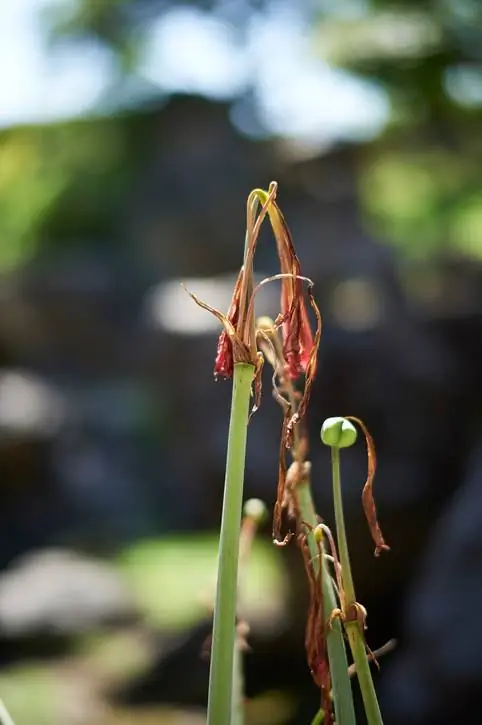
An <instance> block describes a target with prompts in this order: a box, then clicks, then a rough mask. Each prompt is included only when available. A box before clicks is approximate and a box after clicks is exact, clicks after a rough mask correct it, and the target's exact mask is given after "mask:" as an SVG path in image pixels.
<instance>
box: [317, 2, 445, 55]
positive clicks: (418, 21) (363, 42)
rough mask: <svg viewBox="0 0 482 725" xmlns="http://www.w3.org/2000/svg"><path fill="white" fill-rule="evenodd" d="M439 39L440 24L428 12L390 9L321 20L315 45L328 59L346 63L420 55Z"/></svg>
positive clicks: (424, 53)
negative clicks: (352, 16) (362, 15)
mask: <svg viewBox="0 0 482 725" xmlns="http://www.w3.org/2000/svg"><path fill="white" fill-rule="evenodd" d="M442 39H443V30H442V27H441V26H440V25H438V24H437V23H436V21H435V19H434V17H432V16H430V15H428V13H424V12H419V11H413V12H407V10H403V11H396V10H391V11H380V12H375V13H366V14H365V15H364V17H357V18H338V19H333V20H332V19H327V20H325V19H323V20H322V21H321V22H320V24H319V28H318V30H317V35H316V48H317V50H318V52H319V54H320V55H321V57H322V58H324V59H325V60H326V61H327V62H329V63H333V64H334V65H337V64H347V65H349V64H351V63H353V64H355V63H359V62H363V61H368V60H372V59H380V58H387V59H388V58H390V59H394V58H419V57H421V56H424V55H426V54H427V53H429V52H430V51H431V50H433V49H434V48H436V47H437V46H438V45H439V44H440V43H441V42H442Z"/></svg>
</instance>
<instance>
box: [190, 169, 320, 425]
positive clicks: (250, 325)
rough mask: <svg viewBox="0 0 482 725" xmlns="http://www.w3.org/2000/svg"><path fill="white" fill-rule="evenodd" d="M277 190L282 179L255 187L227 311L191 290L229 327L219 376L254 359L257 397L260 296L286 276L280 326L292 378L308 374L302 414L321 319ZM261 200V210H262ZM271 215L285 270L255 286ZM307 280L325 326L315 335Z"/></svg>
mask: <svg viewBox="0 0 482 725" xmlns="http://www.w3.org/2000/svg"><path fill="white" fill-rule="evenodd" d="M276 192H277V184H276V182H272V183H271V184H270V187H269V190H268V191H264V190H262V189H254V191H252V192H251V193H250V195H249V197H248V202H247V214H246V240H245V250H244V259H243V266H242V267H241V269H240V271H239V274H238V277H237V280H236V284H235V287H234V291H233V296H232V299H231V304H230V306H229V310H228V312H227V314H224V313H222V312H220V311H219V310H216V309H215V308H213V307H211V306H210V305H208V304H207V303H206V302H203V301H202V300H200V299H199V298H198V297H197V296H196V295H194V294H193V293H191V292H190V293H189V294H190V295H191V297H192V298H193V299H194V301H195V302H196V303H197V304H198V305H200V306H201V307H203V308H204V309H206V310H208V311H209V312H211V313H212V314H214V315H215V316H216V317H217V318H218V319H219V321H220V322H221V323H222V325H223V327H224V329H223V330H222V332H221V334H220V337H219V340H218V345H217V351H216V358H215V363H214V375H215V377H216V378H218V377H220V376H221V377H224V378H231V377H232V375H233V371H234V365H235V364H236V363H248V364H252V365H253V366H254V375H255V376H256V379H257V382H258V385H257V392H258V395H257V397H259V391H260V388H259V386H260V375H259V373H260V368H261V364H262V355H261V354H260V353H259V352H258V347H257V331H256V325H255V318H254V299H255V295H256V293H257V291H258V290H259V288H260V287H261V286H262V285H263V284H265V283H267V282H272V281H274V280H280V282H281V303H280V314H279V315H278V317H277V319H276V321H275V323H274V325H275V327H276V328H277V329H278V328H280V329H281V331H282V338H283V354H284V358H285V360H286V364H287V371H288V375H289V377H290V379H291V380H295V379H297V378H298V377H300V375H302V374H304V375H305V376H306V383H305V390H306V393H307V394H306V396H305V397H306V402H305V404H304V405H303V406H302V407H301V410H299V411H298V415H299V417H301V416H302V415H303V413H304V409H305V407H306V403H307V397H308V395H309V389H310V386H311V382H312V380H313V377H314V375H315V372H316V355H317V351H318V343H319V337H320V326H321V320H320V317H319V313H318V310H317V308H316V305H315V303H314V300H313V297H312V294H311V287H312V282H311V281H310V280H307V278H306V277H303V276H302V275H301V269H300V263H299V260H298V257H297V256H296V252H295V249H294V246H293V241H292V238H291V234H290V232H289V229H288V226H287V224H286V222H285V220H284V217H283V215H282V213H281V211H280V209H279V207H278V205H277V203H276V201H275V199H276ZM260 205H261V209H260V210H259V207H260ZM266 216H268V217H269V220H270V223H271V227H272V229H273V232H274V236H275V239H276V246H277V251H278V257H279V261H280V273H279V274H275V275H273V276H272V277H268V278H267V279H265V280H263V282H261V284H259V285H258V286H257V287H255V286H254V281H253V266H254V255H255V251H256V246H257V242H258V237H259V231H260V228H261V225H262V223H263V221H264V219H265V218H266ZM305 282H308V283H309V286H308V299H309V301H310V304H311V305H312V306H313V308H314V310H315V313H316V317H317V321H318V323H319V324H318V328H319V329H317V331H316V333H315V334H313V332H312V329H311V326H310V321H309V317H308V310H307V305H306V298H305V291H304V283H305ZM291 428H292V426H291Z"/></svg>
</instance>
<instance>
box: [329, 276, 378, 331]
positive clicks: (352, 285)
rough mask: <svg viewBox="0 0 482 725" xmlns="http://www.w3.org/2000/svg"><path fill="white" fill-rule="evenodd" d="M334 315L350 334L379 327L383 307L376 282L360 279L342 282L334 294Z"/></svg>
mask: <svg viewBox="0 0 482 725" xmlns="http://www.w3.org/2000/svg"><path fill="white" fill-rule="evenodd" d="M332 313H333V317H334V319H335V321H336V323H337V324H338V325H339V326H340V327H342V328H344V329H345V330H349V331H350V332H366V331H367V330H372V329H374V328H375V327H377V325H378V324H379V323H380V321H381V319H382V316H383V306H382V300H381V296H380V292H379V290H378V289H377V286H376V283H375V281H373V280H370V279H362V278H359V279H348V280H344V281H343V282H340V283H339V284H338V285H337V286H336V287H335V290H334V292H333V298H332Z"/></svg>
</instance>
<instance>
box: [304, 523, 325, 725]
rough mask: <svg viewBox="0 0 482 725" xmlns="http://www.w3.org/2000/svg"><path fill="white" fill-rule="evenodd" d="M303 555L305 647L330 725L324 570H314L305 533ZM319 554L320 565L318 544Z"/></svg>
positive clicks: (321, 553)
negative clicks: (307, 597) (306, 587)
mask: <svg viewBox="0 0 482 725" xmlns="http://www.w3.org/2000/svg"><path fill="white" fill-rule="evenodd" d="M298 544H299V546H300V549H301V553H302V556H303V563H304V565H305V571H306V576H307V579H308V584H309V588H310V600H309V606H308V616H307V622H306V633H305V647H306V655H307V659H308V666H309V668H310V672H311V676H312V677H313V680H314V682H315V684H316V685H317V687H319V689H320V691H321V705H322V708H323V710H324V711H325V723H327V724H329V725H333V722H334V719H333V706H332V701H331V696H330V691H331V673H330V664H329V660H328V652H327V648H326V627H325V622H324V620H325V617H324V607H323V588H322V576H323V567H322V566H321V564H320V566H317V567H313V566H312V563H311V555H310V550H309V547H308V542H307V537H306V534H301V535H300V536H299V537H298ZM317 546H318V555H319V561H320V562H321V560H322V556H323V551H322V548H321V546H320V544H319V542H318V544H317Z"/></svg>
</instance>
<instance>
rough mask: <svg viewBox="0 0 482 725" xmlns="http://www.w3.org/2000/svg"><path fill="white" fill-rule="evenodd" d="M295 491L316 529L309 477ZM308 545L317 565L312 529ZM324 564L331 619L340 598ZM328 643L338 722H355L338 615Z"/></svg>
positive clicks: (350, 724) (326, 602)
mask: <svg viewBox="0 0 482 725" xmlns="http://www.w3.org/2000/svg"><path fill="white" fill-rule="evenodd" d="M295 495H296V498H297V504H298V507H299V510H300V514H301V518H302V520H303V521H305V522H306V523H307V524H308V525H309V526H310V527H312V529H314V528H315V527H316V526H317V523H318V521H317V518H316V512H315V507H314V505H313V498H312V496H311V489H310V485H309V483H308V482H307V481H304V482H302V483H299V484H298V485H297V486H296V487H295ZM308 546H309V549H310V554H311V558H312V560H313V565H314V566H316V565H317V562H319V558H320V557H319V549H318V544H317V542H316V541H315V536H314V534H313V532H310V533H309V534H308ZM321 565H322V566H323V575H322V585H323V606H324V610H325V611H324V614H325V620H326V621H328V619H329V617H330V615H331V613H332V612H333V610H334V609H337V608H338V602H337V600H336V595H335V590H334V588H333V582H332V579H331V574H330V571H329V569H328V566H327V565H326V562H325V560H323V562H321ZM326 645H327V649H328V659H329V661H330V673H331V680H332V689H333V702H334V705H335V715H336V722H337V725H355V723H356V720H355V710H354V706H353V693H352V689H351V682H350V677H349V675H348V660H347V655H346V649H345V642H344V640H343V631H342V627H341V624H340V621H339V620H338V619H335V620H334V621H333V625H332V627H331V629H330V630H329V631H328V632H327V637H326Z"/></svg>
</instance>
